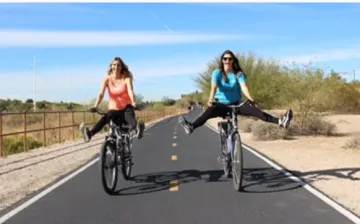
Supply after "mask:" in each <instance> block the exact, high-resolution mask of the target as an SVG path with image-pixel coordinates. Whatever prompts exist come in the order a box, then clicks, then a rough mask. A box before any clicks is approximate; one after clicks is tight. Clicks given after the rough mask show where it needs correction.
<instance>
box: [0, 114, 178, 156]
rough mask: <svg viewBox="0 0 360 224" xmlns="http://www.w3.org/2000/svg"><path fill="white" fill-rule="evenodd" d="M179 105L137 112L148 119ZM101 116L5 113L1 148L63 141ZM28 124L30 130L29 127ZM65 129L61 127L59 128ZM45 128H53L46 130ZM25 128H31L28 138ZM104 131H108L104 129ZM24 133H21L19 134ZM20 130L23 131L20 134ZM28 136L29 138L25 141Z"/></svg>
mask: <svg viewBox="0 0 360 224" xmlns="http://www.w3.org/2000/svg"><path fill="white" fill-rule="evenodd" d="M178 111H179V109H177V108H164V109H148V110H143V111H136V117H137V119H138V120H143V121H144V122H148V121H151V120H155V119H158V118H161V117H164V116H167V115H170V114H174V113H176V112H178ZM100 117H101V115H98V114H95V113H89V112H74V113H73V112H45V113H28V114H26V115H25V114H2V115H1V116H0V118H1V122H0V123H2V126H1V127H2V132H1V133H2V134H3V135H7V134H9V135H7V136H3V137H2V141H1V142H0V144H1V150H2V154H3V155H4V156H6V155H10V154H14V153H20V152H24V151H27V150H31V149H34V148H38V147H41V146H49V145H52V144H56V143H63V142H65V141H69V140H75V139H78V138H80V137H81V133H80V132H79V129H78V127H79V125H80V123H81V122H85V123H86V124H87V125H90V126H91V125H93V124H94V123H96V122H97V120H98V119H99V118H100ZM25 123H26V130H25ZM60 126H61V127H62V128H59V127H60ZM44 128H46V129H49V130H43V129H44ZM24 131H27V133H26V138H25V136H24V133H23V132H24ZM103 131H107V128H104V130H103ZM19 132H20V133H19ZM16 133H19V134H16ZM25 139H26V141H25Z"/></svg>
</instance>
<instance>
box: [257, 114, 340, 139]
mask: <svg viewBox="0 0 360 224" xmlns="http://www.w3.org/2000/svg"><path fill="white" fill-rule="evenodd" d="M336 131H337V127H336V125H335V124H333V123H331V122H329V121H326V120H324V119H322V118H321V117H320V116H312V117H308V119H307V120H305V121H303V123H302V124H301V125H300V123H299V122H297V121H296V120H294V121H292V122H291V124H290V126H289V127H288V128H287V129H284V128H281V127H279V126H278V125H275V124H271V123H267V122H264V121H261V120H258V121H256V122H254V123H253V124H252V126H251V132H252V134H253V136H254V137H255V139H257V140H265V141H267V140H278V139H287V138H289V137H293V136H334V135H336Z"/></svg>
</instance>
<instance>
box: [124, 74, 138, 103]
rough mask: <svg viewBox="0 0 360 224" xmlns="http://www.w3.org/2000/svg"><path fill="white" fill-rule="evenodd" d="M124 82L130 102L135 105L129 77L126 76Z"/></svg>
mask: <svg viewBox="0 0 360 224" xmlns="http://www.w3.org/2000/svg"><path fill="white" fill-rule="evenodd" d="M125 83H126V86H127V90H128V93H129V97H130V100H131V103H132V105H133V106H134V107H135V106H136V104H135V97H134V91H133V84H132V80H131V78H126V79H125Z"/></svg>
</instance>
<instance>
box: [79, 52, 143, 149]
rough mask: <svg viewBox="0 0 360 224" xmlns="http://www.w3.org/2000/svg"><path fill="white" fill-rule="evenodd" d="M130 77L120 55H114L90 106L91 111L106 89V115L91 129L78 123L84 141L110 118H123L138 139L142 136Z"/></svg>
mask: <svg viewBox="0 0 360 224" xmlns="http://www.w3.org/2000/svg"><path fill="white" fill-rule="evenodd" d="M132 79H133V77H132V74H131V72H130V71H129V69H128V66H127V65H126V64H125V63H124V62H123V60H122V59H121V58H120V57H115V58H114V59H113V60H112V61H111V63H110V65H109V69H108V72H107V75H106V76H105V78H104V79H103V81H102V83H101V88H100V92H99V94H98V96H97V99H96V101H95V104H94V107H93V108H90V111H92V110H94V109H95V108H97V107H98V105H99V104H100V102H101V100H102V99H103V97H104V93H105V90H106V89H107V90H108V93H109V103H108V115H107V116H103V117H102V118H101V119H100V120H99V121H98V122H97V123H96V124H95V125H94V126H93V127H92V129H91V130H89V129H88V128H87V127H85V124H84V123H82V124H81V125H80V131H81V133H82V134H83V137H84V141H85V142H88V141H90V139H91V138H92V136H94V135H95V134H96V133H97V132H99V131H100V130H101V129H102V128H103V127H104V126H105V125H106V124H107V123H108V122H109V120H110V119H113V120H117V119H121V120H125V121H126V122H127V123H128V124H129V125H131V127H132V128H133V129H136V131H137V137H138V139H140V138H142V135H143V131H144V128H145V125H144V122H142V121H139V122H137V121H136V119H135V111H134V107H136V104H135V99H134V92H133V84H132Z"/></svg>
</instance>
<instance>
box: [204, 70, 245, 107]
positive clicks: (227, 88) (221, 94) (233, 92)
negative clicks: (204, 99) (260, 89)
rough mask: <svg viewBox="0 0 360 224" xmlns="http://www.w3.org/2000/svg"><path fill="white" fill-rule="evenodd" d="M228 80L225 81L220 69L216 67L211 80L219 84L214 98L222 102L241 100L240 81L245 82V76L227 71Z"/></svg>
mask: <svg viewBox="0 0 360 224" xmlns="http://www.w3.org/2000/svg"><path fill="white" fill-rule="evenodd" d="M226 75H227V78H228V82H225V80H224V79H223V77H222V76H221V72H220V69H215V70H214V71H213V73H212V74H211V82H212V83H216V84H217V88H216V92H215V95H214V98H216V99H218V100H219V102H220V103H225V104H229V103H234V102H236V101H240V100H241V88H240V85H239V83H243V82H245V76H244V75H243V74H240V75H239V76H237V75H235V74H234V73H232V72H231V73H227V74H226Z"/></svg>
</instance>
